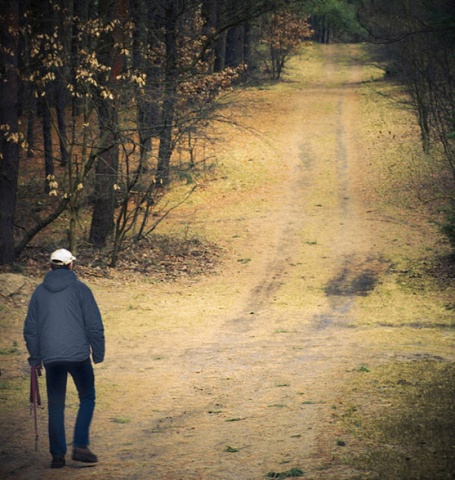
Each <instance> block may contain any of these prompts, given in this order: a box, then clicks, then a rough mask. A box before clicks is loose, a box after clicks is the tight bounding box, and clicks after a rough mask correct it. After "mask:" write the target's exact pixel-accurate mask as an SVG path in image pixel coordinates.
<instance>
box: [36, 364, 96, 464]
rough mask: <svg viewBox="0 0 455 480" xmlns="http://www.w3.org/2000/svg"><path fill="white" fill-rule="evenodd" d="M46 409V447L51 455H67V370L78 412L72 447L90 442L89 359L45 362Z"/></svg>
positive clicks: (92, 405)
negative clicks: (75, 391) (77, 400)
mask: <svg viewBox="0 0 455 480" xmlns="http://www.w3.org/2000/svg"><path fill="white" fill-rule="evenodd" d="M45 368H46V387H47V402H48V411H49V446H50V452H51V455H52V456H53V457H63V456H64V455H65V454H66V436H65V399H66V384H67V379H68V373H69V374H70V375H71V376H72V377H73V381H74V384H75V385H76V389H77V393H78V395H79V402H80V403H79V411H78V413H77V418H76V425H75V427H74V439H73V446H74V447H86V446H88V444H89V430H90V423H91V421H92V417H93V411H94V410H95V376H94V373H93V367H92V363H91V361H90V359H89V358H88V359H87V360H84V361H83V362H54V363H49V364H47V365H45Z"/></svg>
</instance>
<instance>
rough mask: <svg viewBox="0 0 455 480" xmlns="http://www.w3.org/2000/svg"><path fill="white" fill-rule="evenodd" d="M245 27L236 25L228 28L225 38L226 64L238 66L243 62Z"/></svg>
mask: <svg viewBox="0 0 455 480" xmlns="http://www.w3.org/2000/svg"><path fill="white" fill-rule="evenodd" d="M244 47H245V27H244V26H243V25H237V26H235V27H232V28H230V29H229V30H228V33H227V38H226V66H227V67H238V66H239V65H241V64H242V63H244V60H245V59H244Z"/></svg>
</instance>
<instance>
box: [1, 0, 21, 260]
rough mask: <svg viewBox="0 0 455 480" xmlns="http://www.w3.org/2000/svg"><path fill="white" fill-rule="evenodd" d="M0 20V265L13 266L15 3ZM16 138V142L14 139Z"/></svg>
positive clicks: (16, 147)
mask: <svg viewBox="0 0 455 480" xmlns="http://www.w3.org/2000/svg"><path fill="white" fill-rule="evenodd" d="M2 4H3V11H2V16H1V20H0V45H1V46H2V47H3V48H1V49H0V60H1V62H0V65H1V66H0V68H1V70H0V71H1V76H2V81H1V82H0V125H7V126H8V128H9V131H8V133H6V132H2V133H1V135H0V153H1V155H2V160H1V162H0V265H6V264H10V263H13V262H14V212H15V210H16V190H17V181H18V171H19V144H18V139H17V134H18V100H19V76H18V71H17V66H18V52H17V50H16V44H17V41H16V39H15V38H14V35H16V34H18V31H19V2H17V1H16V0H8V1H4V2H2ZM15 137H16V138H15Z"/></svg>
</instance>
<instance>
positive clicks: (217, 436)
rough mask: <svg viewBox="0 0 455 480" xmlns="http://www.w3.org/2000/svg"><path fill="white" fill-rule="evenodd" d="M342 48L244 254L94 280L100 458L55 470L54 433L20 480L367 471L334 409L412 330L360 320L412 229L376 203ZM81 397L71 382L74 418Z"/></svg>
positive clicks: (252, 226) (297, 104)
mask: <svg viewBox="0 0 455 480" xmlns="http://www.w3.org/2000/svg"><path fill="white" fill-rule="evenodd" d="M336 52H337V51H336V50H333V49H327V50H326V51H325V55H326V58H325V67H324V72H323V73H324V75H323V77H322V78H321V79H320V80H319V81H318V82H313V84H312V85H311V86H310V87H306V88H305V89H304V90H301V91H299V89H297V88H296V90H295V92H294V94H293V96H292V97H291V98H290V101H289V104H287V105H286V106H285V108H284V110H285V115H282V116H281V117H280V118H279V119H278V123H277V130H276V135H275V137H274V139H275V141H276V142H278V143H281V144H282V145H283V146H286V147H285V148H283V168H284V169H285V170H286V172H285V173H284V178H286V181H285V182H284V183H283V184H282V185H281V186H280V188H279V189H277V190H275V191H273V192H271V191H270V192H269V191H267V189H266V188H265V190H264V191H263V192H262V194H263V195H264V197H268V196H273V198H274V202H273V203H270V202H265V203H264V205H266V208H261V207H258V209H257V211H255V212H251V214H250V215H248V216H239V217H237V216H234V217H232V218H231V219H230V220H229V221H230V223H228V224H226V226H225V228H226V230H227V231H228V232H230V234H229V235H230V237H232V244H233V246H232V248H233V250H235V251H237V252H238V258H237V259H236V260H233V261H232V262H229V261H228V262H227V264H226V268H225V270H224V271H223V272H221V273H220V274H219V275H217V276H214V277H209V278H207V279H204V280H202V281H199V282H195V283H191V282H190V281H187V282H182V283H180V284H172V285H150V284H146V283H140V284H138V285H135V286H134V285H133V286H120V285H118V284H116V283H115V282H112V283H101V284H97V285H95V287H94V289H95V293H96V296H97V298H98V299H99V302H100V305H101V308H102V310H103V313H104V317H105V324H106V329H107V339H108V356H107V359H106V362H105V364H103V366H100V367H99V368H97V383H98V407H97V412H96V418H95V421H94V426H93V438H92V444H93V448H94V450H95V451H96V452H97V453H98V454H99V456H100V458H101V462H100V463H99V464H98V465H97V466H96V467H95V468H78V466H76V464H74V463H72V462H71V461H69V466H68V468H66V469H64V470H62V471H59V472H52V471H50V470H49V469H48V458H47V456H46V454H45V452H46V445H45V442H46V439H45V438H43V439H42V443H41V447H40V452H37V453H36V452H32V453H30V452H29V453H30V455H29V456H28V458H26V459H24V458H22V459H21V460H20V462H21V465H18V464H17V459H11V458H10V461H11V463H10V469H9V471H10V472H11V471H15V472H16V474H13V475H10V476H9V477H8V478H24V479H34V478H36V479H38V478H39V479H44V478H49V479H51V478H59V479H66V478H74V475H75V469H77V472H76V473H77V478H78V479H85V478H92V477H93V478H95V477H96V478H99V479H116V480H119V479H152V478H153V479H155V478H156V479H160V480H177V479H182V480H199V479H200V480H205V479H217V480H249V479H251V480H259V479H261V478H264V476H265V475H266V473H267V472H270V471H275V472H279V471H284V470H288V469H291V468H294V467H295V468H297V467H298V468H301V469H302V470H304V471H305V472H306V475H305V478H309V479H319V478H320V479H343V478H353V472H352V471H351V470H350V469H349V468H348V467H345V466H343V465H342V464H341V463H340V462H334V463H333V464H332V459H333V458H334V452H336V450H337V449H339V448H340V446H339V445H337V430H336V425H334V421H333V415H332V413H333V408H334V405H335V404H336V403H337V401H338V400H337V399H338V397H339V395H340V394H341V391H342V390H341V389H342V386H343V382H344V378H345V376H346V375H348V372H349V371H351V370H352V369H357V368H359V367H360V366H361V365H366V364H371V363H377V362H381V361H384V360H385V359H387V358H389V357H390V356H391V355H395V354H396V352H397V351H400V349H401V348H402V347H403V345H404V343H405V341H404V340H403V342H404V343H403V345H401V344H400V342H401V340H400V339H399V338H398V337H392V336H389V337H388V339H387V340H384V341H382V340H381V341H378V340H377V338H376V339H375V340H374V341H373V340H370V339H371V338H373V330H375V329H377V328H379V327H378V326H376V325H371V326H370V327H359V328H357V327H358V325H357V323H358V321H359V319H360V318H362V319H364V318H366V317H371V318H372V319H374V317H375V315H376V313H375V312H376V310H378V304H374V302H373V303H371V302H370V303H362V302H363V301H364V300H365V299H366V298H367V297H368V296H369V295H370V294H371V293H372V292H373V291H374V289H375V287H376V286H377V285H378V283H382V282H385V281H386V280H385V275H386V273H387V271H388V268H389V267H390V261H389V260H387V248H388V245H389V244H390V242H391V241H392V239H396V238H397V236H398V237H399V235H400V233H399V232H400V231H402V230H403V226H402V225H397V224H395V223H393V222H389V223H386V222H384V218H383V217H381V214H380V213H378V211H377V210H376V211H374V210H371V208H372V207H371V205H370V203H369V202H370V200H369V195H368V191H369V188H370V187H369V185H368V181H369V180H368V178H367V177H366V170H365V169H366V168H367V165H368V162H367V161H366V158H365V151H364V150H362V147H361V146H362V145H363V146H364V145H365V139H359V138H358V137H357V136H356V135H357V133H356V132H358V128H357V127H358V125H359V122H361V118H360V113H359V102H360V99H359V94H358V91H357V85H358V82H360V81H361V80H362V68H361V66H360V65H358V64H355V63H352V64H348V65H346V64H343V62H342V61H341V60H340V59H339V58H338V57H337V56H336ZM280 122H281V123H280ZM279 124H280V125H283V124H285V127H284V128H282V126H281V127H280V126H279ZM259 204H260V202H259ZM400 229H401V230H400ZM239 231H241V232H242V233H243V234H242V235H240V236H239V235H236V233H237V232H239ZM403 235H404V234H403ZM416 241H417V240H416ZM410 248H412V245H411V246H410ZM88 281H89V279H88ZM89 283H90V282H89ZM380 301H381V300H380V299H379V298H378V299H377V302H380ZM386 303H387V302H386ZM382 306H384V305H382ZM382 315H387V312H385V313H383V314H382ZM151 319H153V321H151ZM372 322H373V320H372ZM381 328H382V327H381ZM390 342H391V343H390ZM385 343H388V347H385V346H384V345H385ZM390 345H393V346H390ZM404 348H405V350H406V351H407V352H417V351H421V349H422V348H423V347H422V346H421V345H420V346H417V345H409V343H406V347H404ZM425 348H426V349H427V350H425V351H430V353H431V348H432V347H431V345H430V346H427V347H425ZM75 408H76V401H75V399H74V393H73V400H72V402H70V405H69V407H68V409H69V413H68V417H69V424H71V418H72V416H73V414H74V411H75ZM44 417H45V415H43V416H42V418H41V419H40V422H41V423H40V428H41V429H42V431H43V432H44V431H45V418H44ZM22 435H23V433H22ZM68 435H69V436H70V435H71V433H70V430H69V433H68ZM22 441H23V440H22ZM16 451H18V450H17V449H16ZM15 462H16V466H15V467H14V468H13V466H14V465H15Z"/></svg>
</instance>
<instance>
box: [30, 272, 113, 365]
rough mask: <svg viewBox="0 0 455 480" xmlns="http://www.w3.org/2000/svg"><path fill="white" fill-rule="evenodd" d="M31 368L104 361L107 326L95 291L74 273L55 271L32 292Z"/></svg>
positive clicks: (49, 273)
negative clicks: (63, 363)
mask: <svg viewBox="0 0 455 480" xmlns="http://www.w3.org/2000/svg"><path fill="white" fill-rule="evenodd" d="M24 338H25V342H26V345H27V350H28V352H29V354H30V357H29V359H28V360H29V363H30V365H41V363H44V364H47V363H52V362H57V361H72V362H79V361H84V360H86V359H87V358H89V357H90V353H92V357H93V361H94V363H100V362H102V361H103V360H104V352H105V343H104V327H103V322H102V319H101V314H100V311H99V308H98V305H97V304H96V301H95V298H94V297H93V294H92V291H91V290H90V288H89V287H87V286H86V285H85V284H84V283H82V282H80V281H79V280H78V279H77V277H76V274H75V273H74V272H73V271H72V270H66V269H59V270H52V271H50V272H48V273H47V274H46V276H45V277H44V281H43V283H42V284H41V285H39V286H38V287H37V288H36V290H35V291H34V292H33V295H32V297H31V299H30V304H29V307H28V312H27V317H26V319H25V324H24Z"/></svg>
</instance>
